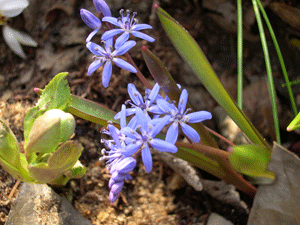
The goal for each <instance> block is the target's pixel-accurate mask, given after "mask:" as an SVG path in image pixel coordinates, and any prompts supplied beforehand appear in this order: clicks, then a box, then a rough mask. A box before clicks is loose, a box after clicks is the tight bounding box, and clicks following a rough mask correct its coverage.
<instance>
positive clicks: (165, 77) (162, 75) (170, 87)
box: [142, 47, 218, 147]
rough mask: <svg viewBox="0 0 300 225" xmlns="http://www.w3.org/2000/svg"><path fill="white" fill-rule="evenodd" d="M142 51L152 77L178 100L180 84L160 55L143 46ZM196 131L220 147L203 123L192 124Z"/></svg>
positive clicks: (204, 138)
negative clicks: (177, 83) (178, 84)
mask: <svg viewBox="0 0 300 225" xmlns="http://www.w3.org/2000/svg"><path fill="white" fill-rule="evenodd" d="M142 53H143V57H144V60H145V62H146V65H147V67H148V69H149V70H150V72H151V75H152V77H153V78H154V80H155V81H156V82H157V83H158V84H159V86H160V87H161V89H162V90H163V91H164V92H165V93H166V94H167V96H168V97H169V98H170V99H172V100H175V101H176V102H178V101H179V97H180V90H179V88H178V86H177V85H176V82H175V81H174V79H173V77H172V75H171V74H170V73H169V71H168V70H167V69H166V67H165V66H164V65H163V63H162V62H161V61H160V59H159V58H158V57H156V56H155V55H154V54H153V53H152V52H151V51H150V50H148V49H147V48H146V47H142ZM187 108H192V107H191V106H190V104H189V103H187ZM190 125H191V126H192V127H193V128H194V129H196V131H197V132H198V133H199V135H200V137H201V140H202V141H203V143H205V144H207V145H210V146H213V147H218V146H217V144H216V143H215V142H214V141H213V139H212V138H211V136H210V135H209V133H208V132H207V131H206V129H205V128H204V126H203V125H202V123H197V124H190Z"/></svg>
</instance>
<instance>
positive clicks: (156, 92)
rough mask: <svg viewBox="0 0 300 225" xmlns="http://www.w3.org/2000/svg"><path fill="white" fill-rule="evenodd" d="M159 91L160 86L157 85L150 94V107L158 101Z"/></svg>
mask: <svg viewBox="0 0 300 225" xmlns="http://www.w3.org/2000/svg"><path fill="white" fill-rule="evenodd" d="M159 89H160V86H159V84H158V83H156V84H155V85H154V87H153V88H152V90H151V92H150V94H149V100H150V105H151V104H152V103H153V102H154V101H155V100H156V98H157V95H158V92H159Z"/></svg>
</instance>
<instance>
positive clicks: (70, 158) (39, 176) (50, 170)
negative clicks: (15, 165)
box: [28, 141, 83, 183]
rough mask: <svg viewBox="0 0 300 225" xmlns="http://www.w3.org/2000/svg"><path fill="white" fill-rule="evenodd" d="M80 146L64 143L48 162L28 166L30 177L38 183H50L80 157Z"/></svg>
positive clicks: (33, 163)
mask: <svg viewBox="0 0 300 225" xmlns="http://www.w3.org/2000/svg"><path fill="white" fill-rule="evenodd" d="M82 150H83V148H82V146H81V145H80V144H79V143H77V142H73V141H66V142H65V143H63V144H62V146H60V148H59V149H58V150H57V151H56V152H54V153H52V155H51V156H50V157H49V159H48V162H47V163H45V162H40V163H35V162H32V163H30V164H29V165H28V170H29V172H30V174H31V175H32V177H34V178H35V179H36V180H37V181H38V182H40V183H51V182H53V181H55V180H56V179H58V178H59V177H60V176H62V175H63V174H64V173H65V172H67V171H68V170H70V169H71V168H72V167H73V166H74V165H75V163H76V162H77V160H78V158H79V157H80V154H81V151H82Z"/></svg>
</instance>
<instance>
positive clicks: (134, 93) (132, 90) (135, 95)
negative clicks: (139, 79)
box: [127, 83, 143, 105]
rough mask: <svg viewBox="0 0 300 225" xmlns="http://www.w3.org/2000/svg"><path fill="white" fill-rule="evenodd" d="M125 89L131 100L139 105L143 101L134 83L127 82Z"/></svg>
mask: <svg viewBox="0 0 300 225" xmlns="http://www.w3.org/2000/svg"><path fill="white" fill-rule="evenodd" d="M127 90H128V94H129V96H130V98H131V100H132V101H133V102H134V104H136V105H140V104H141V103H143V97H142V95H141V94H140V92H138V90H137V89H136V87H135V86H134V84H131V83H129V84H128V85H127Z"/></svg>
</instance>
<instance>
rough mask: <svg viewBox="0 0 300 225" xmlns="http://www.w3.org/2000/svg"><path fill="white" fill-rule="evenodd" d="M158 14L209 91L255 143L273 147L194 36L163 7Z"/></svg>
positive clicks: (158, 9)
mask: <svg viewBox="0 0 300 225" xmlns="http://www.w3.org/2000/svg"><path fill="white" fill-rule="evenodd" d="M157 14H158V17H159V19H160V22H161V24H162V26H163V28H164V30H165V31H166V33H167V34H168V36H169V38H170V40H171V41H172V43H173V45H174V46H175V48H176V49H177V51H178V52H179V54H180V55H181V56H182V57H183V58H184V59H185V61H186V62H187V63H188V64H189V65H190V67H191V68H192V70H193V71H194V72H195V73H196V75H197V76H198V77H199V79H200V80H201V81H202V83H203V85H204V86H205V87H206V89H207V90H208V92H209V93H210V94H211V95H212V96H213V97H214V98H215V100H216V101H217V102H218V103H219V104H220V105H221V106H222V107H223V108H224V109H225V111H226V112H227V114H228V115H229V116H230V117H231V118H232V119H233V120H234V121H235V122H236V124H237V125H238V126H239V127H240V128H241V130H242V131H243V132H244V133H245V134H246V135H247V136H248V138H249V139H250V140H251V141H252V142H253V143H255V144H258V145H264V146H266V148H268V149H271V148H270V146H269V145H268V143H267V142H266V141H265V140H264V138H263V137H262V136H261V135H260V134H259V132H258V131H257V130H256V129H255V127H254V126H253V125H252V124H251V122H250V121H249V119H248V118H247V117H246V116H245V115H244V113H243V112H242V111H241V110H240V109H239V108H238V107H237V105H236V104H235V102H234V101H233V100H232V99H231V97H230V96H229V94H228V93H227V92H226V90H225V88H224V87H223V85H222V84H221V82H220V80H219V78H218V77H217V75H216V74H215V72H214V70H213V69H212V67H211V65H210V63H209V62H208V60H207V58H206V57H205V55H204V54H203V52H202V50H201V49H200V47H199V45H198V44H197V43H196V42H195V40H194V39H193V38H192V36H191V35H190V34H189V33H188V32H187V31H186V30H185V29H184V28H183V27H182V26H180V25H179V24H178V22H177V21H175V20H174V19H173V18H172V17H171V16H170V15H169V14H168V13H166V12H165V11H164V10H163V9H161V8H159V7H158V8H157Z"/></svg>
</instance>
